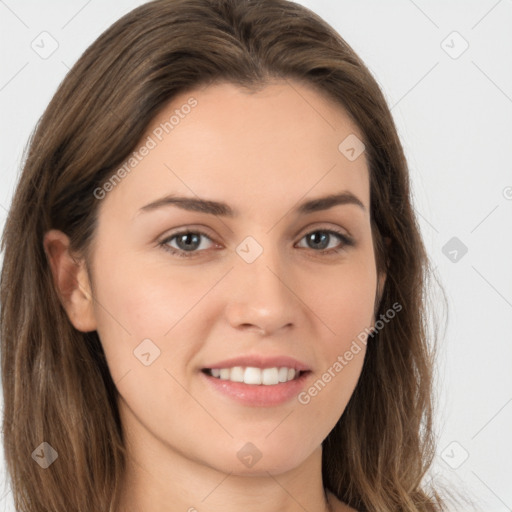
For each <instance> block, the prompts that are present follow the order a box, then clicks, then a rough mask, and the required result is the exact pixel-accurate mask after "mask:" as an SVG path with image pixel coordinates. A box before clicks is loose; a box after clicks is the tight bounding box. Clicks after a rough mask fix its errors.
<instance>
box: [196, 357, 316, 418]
mask: <svg viewBox="0 0 512 512" xmlns="http://www.w3.org/2000/svg"><path fill="white" fill-rule="evenodd" d="M253 364H254V363H253ZM288 364H290V363H288ZM262 366H264V365H262ZM312 374H313V373H312V371H311V370H309V369H300V368H294V367H293V366H271V367H263V368H259V367H257V366H226V365H225V364H224V365H222V367H217V368H203V369H202V370H201V371H200V375H202V376H203V379H204V383H205V385H206V389H207V390H208V393H212V395H211V398H210V399H209V400H217V399H218V398H220V399H221V400H227V401H228V403H229V404H233V403H236V404H238V405H242V406H245V407H266V408H272V407H277V406H280V405H284V404H285V403H290V402H292V401H293V400H295V399H296V398H297V396H298V395H299V393H300V392H301V391H303V389H304V388H305V387H306V386H307V385H308V382H309V380H310V375H312Z"/></svg>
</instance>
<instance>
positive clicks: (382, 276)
mask: <svg viewBox="0 0 512 512" xmlns="http://www.w3.org/2000/svg"><path fill="white" fill-rule="evenodd" d="M384 242H385V244H386V252H387V251H388V249H389V246H390V245H391V238H389V237H387V236H386V237H384ZM386 267H387V265H386ZM386 279H387V272H385V271H382V272H380V273H379V275H378V277H377V292H376V294H375V314H377V311H378V309H379V306H380V301H381V300H382V294H383V293H384V286H385V284H386Z"/></svg>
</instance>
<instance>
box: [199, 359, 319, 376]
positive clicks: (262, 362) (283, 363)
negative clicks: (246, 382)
mask: <svg viewBox="0 0 512 512" xmlns="http://www.w3.org/2000/svg"><path fill="white" fill-rule="evenodd" d="M234 366H243V367H248V366H250V367H252V368H274V367H277V368H283V367H286V368H295V370H300V371H303V372H305V371H309V370H310V367H309V366H308V365H307V364H305V363H303V362H301V361H299V360H297V359H295V358H293V357H290V356H285V355H283V356H273V357H269V356H264V355H251V356H249V355H247V356H240V357H233V358H231V359H225V360H224V361H219V362H217V363H214V364H212V365H210V366H206V367H205V368H208V369H210V370H211V369H217V368H218V369H221V368H233V367H234Z"/></svg>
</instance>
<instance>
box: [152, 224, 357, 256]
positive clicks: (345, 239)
mask: <svg viewBox="0 0 512 512" xmlns="http://www.w3.org/2000/svg"><path fill="white" fill-rule="evenodd" d="M313 233H327V234H329V235H335V236H336V237H337V238H338V239H339V240H340V241H341V243H342V246H341V247H339V248H335V249H323V250H320V251H317V250H315V249H311V250H312V251H313V252H317V253H320V254H321V255H325V256H329V255H332V254H337V253H339V252H341V251H342V250H343V249H344V248H345V247H352V246H353V245H354V241H353V239H352V238H350V237H349V236H347V235H346V234H345V233H342V232H341V231H338V230H336V229H315V230H313V231H309V232H308V233H306V234H305V235H304V236H302V238H301V239H300V240H302V239H303V238H305V237H306V236H308V235H311V234H313ZM187 234H192V235H201V236H204V237H206V238H208V239H209V240H210V241H212V242H213V240H212V239H211V237H210V236H208V235H207V234H206V233H204V232H203V231H200V230H195V231H193V230H189V229H185V230H183V231H179V232H177V233H173V234H172V235H171V236H168V237H167V238H166V239H165V240H162V241H161V242H160V243H159V244H158V245H159V246H160V247H162V249H164V250H165V251H167V252H170V253H171V254H172V255H174V256H178V257H180V258H193V257H195V256H196V255H197V254H198V253H201V252H203V251H204V249H203V250H201V251H197V250H195V251H183V250H181V249H175V248H174V247H170V246H169V245H168V244H169V242H170V241H171V240H173V239H174V238H176V237H179V236H181V235H187Z"/></svg>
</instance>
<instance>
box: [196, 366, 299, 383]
mask: <svg viewBox="0 0 512 512" xmlns="http://www.w3.org/2000/svg"><path fill="white" fill-rule="evenodd" d="M203 371H204V372H205V373H207V374H208V375H210V376H211V377H214V378H216V379H220V380H228V381H231V382H243V383H244V384H249V385H253V386H258V385H263V386H275V385H276V384H279V383H285V382H289V381H291V380H295V379H298V378H299V377H300V375H301V373H304V372H301V371H300V370H296V369H295V368H288V367H277V366H276V367H273V368H255V367H252V366H247V367H243V366H234V367H232V368H206V369H205V370H203Z"/></svg>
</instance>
